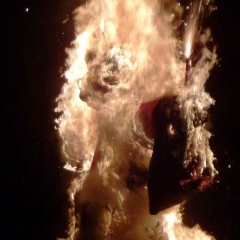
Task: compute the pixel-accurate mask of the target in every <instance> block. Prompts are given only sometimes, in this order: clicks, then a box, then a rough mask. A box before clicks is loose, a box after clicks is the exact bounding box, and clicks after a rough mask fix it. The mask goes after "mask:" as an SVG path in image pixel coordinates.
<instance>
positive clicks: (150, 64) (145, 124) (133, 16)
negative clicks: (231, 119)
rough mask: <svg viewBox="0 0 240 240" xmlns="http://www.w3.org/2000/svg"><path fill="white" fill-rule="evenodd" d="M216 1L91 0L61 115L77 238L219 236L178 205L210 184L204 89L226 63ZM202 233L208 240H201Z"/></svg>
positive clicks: (82, 13)
mask: <svg viewBox="0 0 240 240" xmlns="http://www.w3.org/2000/svg"><path fill="white" fill-rule="evenodd" d="M212 9H214V5H213V3H212V2H211V1H209V0H202V1H200V0H198V1H189V2H188V3H185V4H184V5H181V4H180V3H178V2H176V1H171V3H169V2H168V1H164V0H162V1H155V0H151V1H149V0H148V1H147V0H137V1H125V0H123V1H117V0H112V1H100V2H99V1H96V0H92V1H87V2H86V3H85V4H83V5H81V6H80V7H79V8H78V9H76V10H75V13H74V18H75V24H76V25H75V29H76V39H75V40H74V42H73V45H72V47H71V48H70V49H68V50H67V52H68V59H67V61H66V66H67V70H66V72H65V74H64V76H65V78H66V83H65V84H64V85H63V87H62V92H61V93H60V95H59V97H58V98H57V102H58V106H57V109H56V111H58V112H61V113H62V114H61V116H60V117H59V118H58V119H57V120H56V122H57V124H58V132H59V135H60V138H61V140H62V153H63V159H64V161H65V162H66V164H65V167H64V168H65V169H67V170H69V171H73V172H74V174H75V175H74V176H75V178H74V180H73V181H72V183H71V185H70V186H69V189H68V193H69V199H70V201H71V203H72V204H71V209H70V210H69V226H68V235H69V237H68V239H129V240H130V239H139V240H141V239H144V240H146V239H183V238H184V239H212V238H213V237H211V236H209V235H207V234H206V233H204V232H203V231H202V230H201V229H200V228H198V227H194V228H193V229H190V228H187V227H185V226H184V225H183V224H182V222H181V217H180V216H178V215H177V212H178V209H179V204H181V203H182V202H183V201H185V200H187V199H188V198H189V197H190V196H192V195H193V194H194V193H196V192H199V191H201V190H204V189H205V188H207V187H208V186H210V185H211V184H212V183H213V181H214V177H215V176H216V175H217V170H216V169H215V167H214V161H215V160H216V159H215V157H214V154H213V152H212V151H211V148H210V146H209V139H210V137H211V133H210V132H209V131H208V130H207V124H208V110H209V108H210V106H211V105H213V104H214V103H215V102H214V100H213V99H212V98H211V96H210V94H209V93H207V92H206V90H205V82H206V80H207V79H208V77H209V72H210V70H211V69H212V68H213V67H214V65H215V64H216V62H217V57H216V49H215V45H214V42H213V40H212V37H211V32H210V30H209V29H202V27H201V24H202V22H203V21H204V18H205V17H206V15H207V14H208V13H209V12H210V11H211V10H212ZM199 237H200V238H199Z"/></svg>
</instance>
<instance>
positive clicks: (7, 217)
mask: <svg viewBox="0 0 240 240" xmlns="http://www.w3.org/2000/svg"><path fill="white" fill-rule="evenodd" d="M80 3H81V1H76V0H69V1H67V0H65V1H64V0H60V1H56V0H51V1H39V0H35V1H30V0H29V1H25V0H24V1H17V0H15V1H14V0H8V1H7V0H0V9H1V15H0V30H1V38H0V41H1V42H0V49H1V50H0V54H1V55H0V66H1V84H3V88H2V94H1V97H2V102H3V108H2V109H3V111H2V118H3V121H4V123H3V125H2V126H3V134H2V141H1V142H2V143H1V145H2V147H3V150H2V156H3V157H1V163H0V164H1V200H2V204H1V205H0V208H1V213H0V215H1V218H2V221H1V222H2V223H1V227H2V228H1V229H2V230H1V236H2V237H1V238H2V239H6V240H7V239H26V240H38V239H39V240H40V239H41V240H50V239H56V237H57V236H58V237H60V236H62V237H64V234H65V233H64V228H65V227H66V225H67V222H66V217H65V214H66V210H65V209H66V194H65V192H64V187H66V186H64V184H65V183H64V182H65V181H66V178H69V176H68V174H67V173H65V172H64V171H63V170H61V169H62V165H63V164H62V163H61V160H60V153H59V141H58V138H57V133H56V131H55V130H54V118H56V117H57V114H56V113H54V111H53V110H54V108H55V107H56V103H55V98H56V97H57V96H58V94H59V92H60V90H61V86H62V84H63V82H64V80H63V79H62V78H61V77H60V75H61V73H60V70H59V69H60V67H61V66H64V61H65V58H66V54H65V50H64V49H65V48H66V47H68V46H70V42H71V41H72V40H73V39H74V29H73V22H72V20H71V12H72V11H73V10H74V9H75V8H76V7H77V6H78V5H79V4H80ZM217 6H218V10H217V11H215V12H214V13H213V14H212V16H211V19H210V21H209V25H210V26H211V28H212V32H213V37H214V39H215V42H216V43H217V45H218V55H219V58H220V62H219V66H218V67H216V68H215V69H214V70H213V71H212V73H211V77H210V79H209V81H208V84H207V89H208V91H209V92H210V94H211V95H212V97H213V98H214V99H215V100H216V105H215V106H214V107H212V108H211V115H212V117H211V121H212V123H213V129H212V132H214V137H213V138H212V140H211V144H212V148H213V151H214V153H215V155H216V156H217V158H218V162H217V165H216V167H217V169H218V170H219V172H220V174H219V177H218V178H219V183H218V184H215V185H214V186H213V187H211V188H210V189H208V190H207V191H205V192H203V193H200V194H197V195H196V196H195V197H194V198H192V199H191V200H190V201H188V203H187V204H186V210H185V213H184V222H185V223H186V224H188V225H189V226H192V225H194V224H195V223H198V224H200V226H201V227H202V228H203V229H205V230H207V231H209V232H212V233H213V234H214V236H216V237H217V239H228V240H235V239H236V240H237V239H240V224H239V218H240V211H239V208H240V207H239V205H240V163H239V162H240V159H239V157H240V154H239V150H238V137H239V123H240V111H239V109H240V107H239V102H240V101H239V100H240V99H239V86H240V77H239V76H240V71H239V69H240V64H239V63H240V61H239V57H240V48H239V47H240V29H239V24H240V11H239V8H238V7H237V1H236V2H233V1H227V0H219V1H217ZM26 8H29V11H28V12H27V11H26ZM67 15H68V16H69V17H70V20H69V21H68V22H67V23H66V24H63V23H62V22H63V21H64V19H66V17H67ZM229 165H230V166H231V167H230V168H229Z"/></svg>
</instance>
